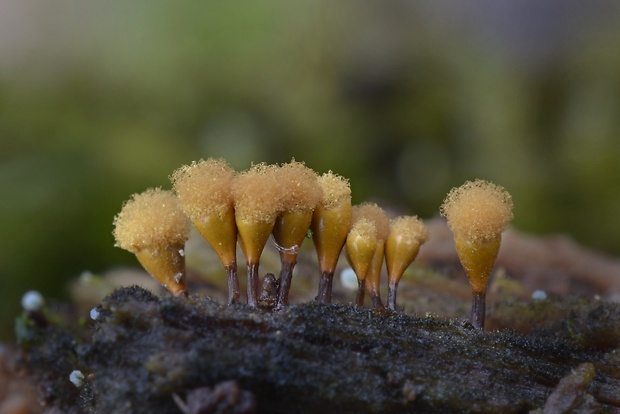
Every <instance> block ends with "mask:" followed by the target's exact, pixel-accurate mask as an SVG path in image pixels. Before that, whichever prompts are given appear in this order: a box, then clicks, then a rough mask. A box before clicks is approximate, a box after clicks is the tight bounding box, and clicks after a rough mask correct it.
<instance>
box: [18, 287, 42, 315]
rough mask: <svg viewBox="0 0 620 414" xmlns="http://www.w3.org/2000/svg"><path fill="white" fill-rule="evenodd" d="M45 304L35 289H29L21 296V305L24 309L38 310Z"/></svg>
mask: <svg viewBox="0 0 620 414" xmlns="http://www.w3.org/2000/svg"><path fill="white" fill-rule="evenodd" d="M43 305H45V299H43V296H42V295H41V294H40V293H39V292H37V291H36V290H29V291H28V292H26V293H24V296H22V307H23V308H24V310H26V311H38V310H39V309H41V308H42V307H43Z"/></svg>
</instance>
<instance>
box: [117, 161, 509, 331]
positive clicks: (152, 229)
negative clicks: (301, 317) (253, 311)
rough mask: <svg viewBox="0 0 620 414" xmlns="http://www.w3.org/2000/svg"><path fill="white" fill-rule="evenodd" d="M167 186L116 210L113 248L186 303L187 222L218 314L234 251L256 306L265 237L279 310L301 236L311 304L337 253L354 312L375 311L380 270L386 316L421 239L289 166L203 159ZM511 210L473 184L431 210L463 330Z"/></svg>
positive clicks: (499, 194) (410, 223)
mask: <svg viewBox="0 0 620 414" xmlns="http://www.w3.org/2000/svg"><path fill="white" fill-rule="evenodd" d="M170 179H171V181H172V185H173V191H168V190H162V189H159V188H156V189H148V190H146V191H145V192H143V193H140V194H134V195H133V196H132V198H131V199H130V200H128V201H127V202H125V204H124V205H123V208H122V210H121V212H120V213H119V214H118V215H117V216H116V217H115V219H114V225H115V229H114V236H115V239H116V245H117V246H118V247H121V248H123V249H126V250H128V251H130V252H132V253H134V254H135V255H136V257H137V258H138V260H139V261H140V263H141V264H142V266H143V267H144V268H145V269H146V270H147V271H148V272H149V273H150V274H151V275H152V276H153V277H154V278H155V279H157V280H158V281H160V282H161V283H162V284H163V285H164V286H165V287H166V288H167V289H168V290H169V291H170V292H171V293H173V294H174V295H177V296H183V295H187V287H186V283H185V279H186V278H185V257H184V255H185V253H184V252H185V251H184V247H185V241H186V240H187V238H188V235H189V231H190V222H191V223H193V225H194V226H195V227H196V229H197V230H198V232H200V234H201V235H202V236H203V237H204V238H205V240H206V241H207V242H208V243H209V244H210V245H211V247H212V248H213V249H214V250H215V252H216V253H217V255H218V256H219V258H220V260H221V262H222V264H223V266H224V268H225V270H226V273H227V277H228V304H234V303H237V302H239V301H240V286H239V279H238V276H237V254H236V253H237V243H238V244H239V245H240V247H241V250H242V252H243V254H244V256H245V259H246V262H247V278H248V279H247V303H248V305H250V306H253V307H256V306H258V290H259V282H260V280H259V264H260V257H261V254H262V252H263V249H264V247H265V245H266V243H267V240H268V239H269V237H270V236H271V235H272V236H273V239H274V242H275V244H276V246H277V247H278V250H279V253H280V260H281V271H280V275H279V283H278V292H277V299H276V304H275V309H278V310H279V309H283V308H285V307H287V306H288V295H289V290H290V286H291V279H292V276H293V268H294V267H295V264H296V263H297V255H298V253H299V250H300V247H301V244H302V243H303V241H304V239H305V238H306V236H307V234H308V232H309V231H310V233H311V234H312V239H313V242H314V246H315V249H316V252H317V256H318V262H319V271H320V282H319V289H318V295H317V297H316V299H317V300H318V301H320V302H323V303H330V302H331V296H332V281H333V277H334V272H335V270H336V264H337V262H338V260H339V257H340V255H341V252H342V250H343V249H344V250H345V252H346V256H347V259H348V261H349V263H350V264H351V267H352V268H353V270H354V271H355V274H356V275H357V279H358V293H357V298H356V305H357V306H363V304H364V296H365V293H366V292H367V293H368V294H369V296H370V297H371V300H372V303H373V305H374V306H383V303H382V301H381V297H380V293H379V292H380V290H379V288H380V276H381V268H382V265H383V261H384V260H385V262H386V267H387V273H388V303H387V306H388V308H389V309H392V310H394V309H395V308H396V292H397V288H398V282H399V280H400V278H401V277H402V275H403V273H404V271H405V270H406V269H407V267H408V266H409V265H410V264H411V263H412V262H413V261H414V260H415V258H416V256H417V254H418V251H419V249H420V246H421V245H422V244H423V243H424V242H425V241H426V239H427V238H428V230H427V229H426V227H425V226H424V223H423V222H422V221H421V220H420V219H418V218H417V217H415V216H400V217H397V218H395V219H392V220H390V219H389V218H388V217H387V215H386V213H385V212H384V210H383V209H382V208H381V207H379V206H378V205H376V204H373V203H363V204H361V205H358V206H352V205H351V189H350V186H349V182H348V180H347V179H345V178H343V177H341V176H339V175H337V174H334V173H332V172H331V171H330V172H327V173H324V174H322V175H318V174H317V173H316V172H314V171H313V170H312V169H310V168H308V167H307V166H306V165H304V163H301V162H297V161H295V160H292V161H291V162H289V163H285V164H282V165H267V164H264V163H261V164H255V165H252V166H251V168H249V169H248V170H246V171H243V172H235V171H234V170H233V169H232V168H231V167H230V166H229V165H228V163H227V162H226V161H225V160H223V159H212V158H211V159H208V160H200V161H198V162H193V163H191V164H190V165H185V166H182V167H181V168H179V169H177V170H176V171H174V173H173V174H172V175H171V177H170ZM511 209H512V201H511V199H510V195H509V194H508V193H507V192H506V191H505V190H503V188H501V187H499V186H496V185H494V184H491V183H488V182H485V181H481V180H476V181H473V182H467V183H465V184H464V185H463V186H462V187H460V188H458V189H453V190H452V191H451V192H450V193H449V194H448V197H447V198H446V201H445V202H444V205H443V206H442V207H441V212H442V214H443V215H445V216H446V217H447V219H448V223H449V225H450V227H451V229H452V230H453V232H454V235H455V242H456V247H457V251H458V253H459V257H460V259H461V262H462V263H463V266H464V268H465V270H466V271H467V273H468V275H469V278H470V282H471V285H472V290H473V294H474V301H473V306H472V322H473V323H474V326H476V327H478V328H480V329H482V327H483V326H484V293H485V292H486V286H487V284H488V279H489V275H490V273H491V269H492V267H493V263H494V262H495V258H496V256H497V251H498V249H499V242H500V239H501V232H502V231H503V230H504V229H505V227H506V225H507V223H508V221H509V220H510V219H511V218H512V212H511ZM474 312H475V313H476V314H474ZM481 312H482V316H480V313H481Z"/></svg>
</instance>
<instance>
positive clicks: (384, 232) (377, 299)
mask: <svg viewBox="0 0 620 414" xmlns="http://www.w3.org/2000/svg"><path fill="white" fill-rule="evenodd" d="M361 218H363V219H367V220H369V221H370V222H372V223H373V224H374V226H375V230H376V238H377V244H376V246H375V252H374V255H373V258H372V261H371V263H370V268H369V269H368V273H367V274H366V282H365V284H364V285H365V286H364V287H365V289H366V291H367V292H368V294H369V295H370V299H371V300H372V304H373V306H375V307H382V306H383V303H382V301H381V292H380V282H381V268H382V266H383V258H384V251H385V241H386V240H387V237H388V234H389V232H390V220H389V219H388V218H387V216H386V215H385V211H383V209H382V208H381V207H379V206H378V205H377V204H375V203H362V204H360V205H359V206H355V207H353V221H354V222H355V221H358V220H359V219H361ZM362 302H363V301H362ZM362 304H363V303H362ZM362 304H359V305H360V306H361V305H362Z"/></svg>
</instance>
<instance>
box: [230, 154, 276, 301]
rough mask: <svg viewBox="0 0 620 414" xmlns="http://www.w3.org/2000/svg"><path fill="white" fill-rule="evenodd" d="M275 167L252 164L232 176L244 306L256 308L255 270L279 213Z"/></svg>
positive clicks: (257, 279)
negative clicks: (244, 272)
mask: <svg viewBox="0 0 620 414" xmlns="http://www.w3.org/2000/svg"><path fill="white" fill-rule="evenodd" d="M278 170H279V168H278V167H277V166H275V165H267V164H264V163H261V164H256V165H253V166H252V167H251V168H250V169H249V170H247V171H244V172H242V173H239V174H237V175H236V176H235V179H234V180H233V185H232V191H233V199H234V205H235V222H236V224H237V232H238V235H239V244H240V245H241V250H243V254H244V255H245V259H246V261H247V267H248V290H247V296H248V304H249V305H250V306H254V307H256V306H257V305H258V285H259V275H258V267H259V264H260V256H261V254H262V253H263V249H264V248H265V244H266V243H267V239H269V235H270V234H271V232H272V231H273V227H274V225H275V221H276V217H277V216H278V213H279V212H280V205H281V202H280V197H281V195H282V193H281V190H280V187H279V184H278V179H277V178H278Z"/></svg>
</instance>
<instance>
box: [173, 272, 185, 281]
mask: <svg viewBox="0 0 620 414" xmlns="http://www.w3.org/2000/svg"><path fill="white" fill-rule="evenodd" d="M181 279H183V273H177V274H176V275H174V281H175V282H177V283H181Z"/></svg>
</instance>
